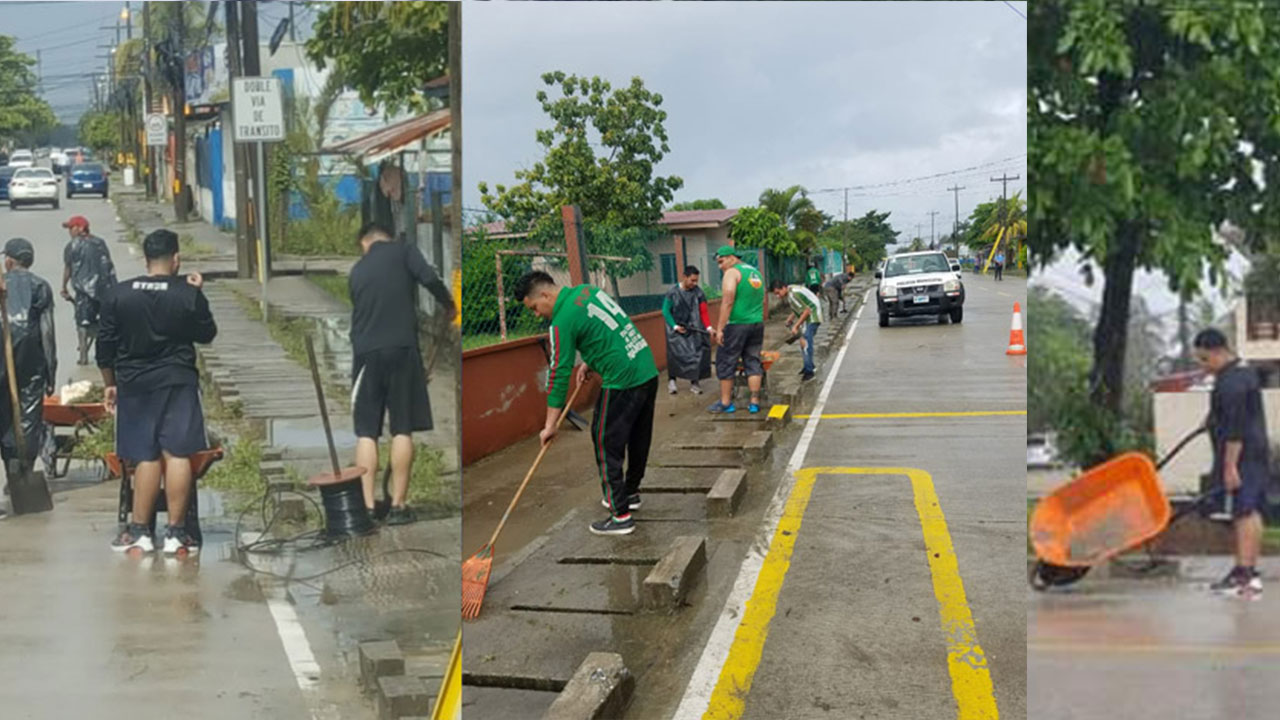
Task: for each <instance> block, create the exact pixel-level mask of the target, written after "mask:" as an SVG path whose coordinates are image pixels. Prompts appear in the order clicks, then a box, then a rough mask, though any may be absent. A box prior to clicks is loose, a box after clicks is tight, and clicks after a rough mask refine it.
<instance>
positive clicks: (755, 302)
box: [729, 261, 764, 325]
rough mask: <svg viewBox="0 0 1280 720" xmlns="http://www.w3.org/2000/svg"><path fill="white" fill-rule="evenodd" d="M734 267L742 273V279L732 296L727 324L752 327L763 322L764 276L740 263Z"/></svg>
mask: <svg viewBox="0 0 1280 720" xmlns="http://www.w3.org/2000/svg"><path fill="white" fill-rule="evenodd" d="M734 267H735V268H737V269H738V272H740V273H742V279H741V280H739V281H738V289H737V292H736V293H735V294H734V296H733V309H732V310H730V311H729V324H730V325H752V324H754V323H759V322H764V276H762V275H761V274H760V271H759V270H757V269H755V268H754V267H752V266H750V265H748V264H746V263H744V262H741V261H739V262H738V264H737V265H734Z"/></svg>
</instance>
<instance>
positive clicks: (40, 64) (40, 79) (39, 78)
mask: <svg viewBox="0 0 1280 720" xmlns="http://www.w3.org/2000/svg"><path fill="white" fill-rule="evenodd" d="M36 88H37V90H38V91H39V93H40V96H41V97H43V96H44V61H43V60H41V59H40V51H39V50H36Z"/></svg>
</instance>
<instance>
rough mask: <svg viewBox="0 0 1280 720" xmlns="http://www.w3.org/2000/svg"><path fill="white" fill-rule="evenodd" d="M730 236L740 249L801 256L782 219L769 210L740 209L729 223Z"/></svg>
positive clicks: (780, 255)
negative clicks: (757, 249)
mask: <svg viewBox="0 0 1280 720" xmlns="http://www.w3.org/2000/svg"><path fill="white" fill-rule="evenodd" d="M729 236H730V237H732V238H733V241H734V244H735V245H736V246H737V247H740V248H751V249H756V248H761V249H764V250H768V251H769V252H771V253H773V254H774V255H777V256H779V257H795V256H797V255H800V248H799V247H798V246H797V245H796V243H795V240H794V239H792V237H791V235H790V234H788V233H787V230H786V228H784V227H783V226H782V218H780V217H778V214H777V213H775V212H774V211H772V210H769V209H768V208H763V207H745V208H742V209H740V210H739V211H738V214H737V215H734V216H733V219H732V220H730V221H729Z"/></svg>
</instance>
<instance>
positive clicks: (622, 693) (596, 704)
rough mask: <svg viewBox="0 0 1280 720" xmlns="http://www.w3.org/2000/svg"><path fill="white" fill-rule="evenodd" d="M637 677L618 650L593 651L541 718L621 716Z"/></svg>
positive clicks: (607, 718)
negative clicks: (613, 651)
mask: <svg viewBox="0 0 1280 720" xmlns="http://www.w3.org/2000/svg"><path fill="white" fill-rule="evenodd" d="M635 687H636V679H635V677H633V676H632V675H631V671H629V670H627V667H626V665H624V664H623V663H622V656H621V655H619V654H617V653H607V652H594V653H591V654H590V655H588V656H587V659H586V660H584V661H583V662H582V664H581V665H579V666H578V670H577V671H576V672H574V674H573V677H571V678H569V682H568V684H566V685H565V686H564V690H561V691H560V694H559V695H558V696H557V697H556V700H555V702H553V703H552V704H551V707H550V708H549V709H548V710H547V712H546V714H545V715H543V716H542V720H610V719H611V718H618V717H621V716H622V712H623V710H625V709H626V707H627V703H628V702H630V700H631V693H632V692H634V691H635Z"/></svg>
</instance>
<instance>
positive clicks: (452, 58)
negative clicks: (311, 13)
mask: <svg viewBox="0 0 1280 720" xmlns="http://www.w3.org/2000/svg"><path fill="white" fill-rule="evenodd" d="M461 8H462V5H461V4H460V3H450V4H449V39H448V42H449V145H450V149H451V150H452V153H451V157H450V160H451V163H450V169H449V175H450V178H449V180H450V195H451V197H450V198H449V199H450V203H449V210H450V218H449V225H450V227H449V241H450V242H449V244H450V245H451V246H452V247H451V248H450V249H451V250H452V253H451V260H452V263H453V268H454V274H455V276H457V275H459V274H460V273H461V267H462V233H463V227H462V10H461ZM443 270H444V268H441V271H442V272H443ZM450 289H451V290H453V291H454V292H456V291H457V287H456V286H453V284H452V283H451V287H450ZM457 299H458V298H457V297H456V295H455V300H457ZM461 312H462V308H461V307H459V308H458V313H459V315H458V318H459V319H455V321H454V323H455V326H457V325H458V323H460V322H461V320H460V318H461V317H462V315H461ZM457 375H458V388H457V389H458V391H459V392H461V390H462V373H460V372H459V373H457ZM459 397H461V395H459ZM458 407H459V408H461V405H459V406H458ZM460 413H461V411H460V410H459V415H458V416H457V417H459V418H460V417H461V414H460Z"/></svg>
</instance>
